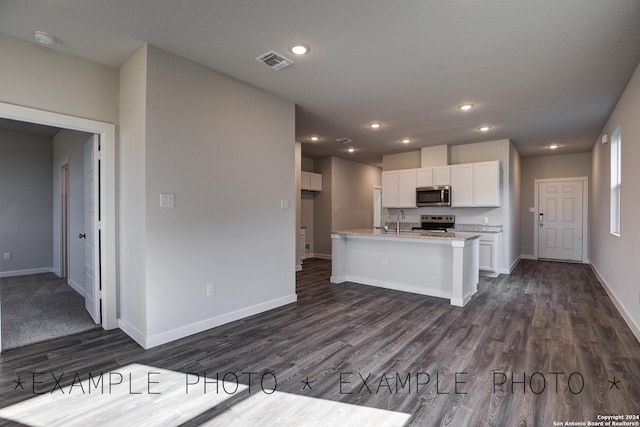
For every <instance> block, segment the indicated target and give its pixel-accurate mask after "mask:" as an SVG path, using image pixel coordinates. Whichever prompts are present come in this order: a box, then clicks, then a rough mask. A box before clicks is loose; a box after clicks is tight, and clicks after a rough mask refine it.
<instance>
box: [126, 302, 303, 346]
mask: <svg viewBox="0 0 640 427" xmlns="http://www.w3.org/2000/svg"><path fill="white" fill-rule="evenodd" d="M297 300H298V296H297V295H296V294H292V295H287V296H284V297H281V298H276V299H274V300H271V301H266V302H263V303H260V304H256V305H253V306H251V307H246V308H241V309H240V310H236V311H232V312H231V313H226V314H222V315H220V316H216V317H212V318H210V319H206V320H202V321H199V322H195V323H192V324H190V325H185V326H181V327H179V328H175V329H171V330H169V331H166V332H161V333H159V334H155V335H151V336H149V337H147V338H146V340H145V345H143V347H144V348H145V349H150V348H152V347H157V346H159V345H162V344H166V343H168V342H171V341H175V340H177V339H180V338H184V337H188V336H189V335H194V334H197V333H199V332H202V331H206V330H208V329H212V328H215V327H217V326H221V325H224V324H226V323H230V322H233V321H236V320H240V319H244V318H245V317H249V316H253V315H254V314H259V313H263V312H265V311H269V310H273V309H274V308H278V307H281V306H283V305H287V304H291V303H292V302H296V301H297ZM125 332H126V331H125ZM132 338H133V337H132ZM134 339H135V338H134ZM136 342H138V341H137V340H136Z"/></svg>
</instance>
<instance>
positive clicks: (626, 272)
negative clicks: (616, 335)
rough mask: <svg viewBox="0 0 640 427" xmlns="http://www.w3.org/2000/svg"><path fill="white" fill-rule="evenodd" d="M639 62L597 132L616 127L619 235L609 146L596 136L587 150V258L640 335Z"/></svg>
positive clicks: (639, 335) (635, 331)
mask: <svg viewBox="0 0 640 427" xmlns="http://www.w3.org/2000/svg"><path fill="white" fill-rule="evenodd" d="M639 111H640V66H638V68H636V70H635V72H634V74H633V76H632V77H631V80H630V81H629V84H628V85H627V87H626V89H625V91H624V93H623V94H622V97H621V98H620V100H619V101H618V104H617V105H616V107H615V109H614V111H613V113H612V114H611V117H609V120H608V121H607V124H606V125H605V127H604V129H602V134H605V133H606V134H608V135H609V137H611V134H612V133H613V132H614V130H615V129H616V128H617V127H618V126H621V127H622V145H621V146H622V196H621V215H620V219H621V227H620V233H621V234H620V237H617V236H613V235H611V234H610V232H609V215H610V214H609V202H610V189H609V187H610V175H609V174H610V163H609V162H610V152H611V151H610V150H611V148H610V147H611V145H610V144H608V145H602V144H601V143H600V140H601V137H602V134H601V135H600V137H598V139H597V141H596V143H595V145H594V147H593V150H592V179H591V182H590V187H589V188H590V189H591V197H590V205H591V211H590V243H591V244H590V246H591V251H590V260H591V263H592V265H593V266H594V267H595V269H596V270H597V272H598V274H599V275H600V276H601V278H602V279H603V281H604V282H605V285H606V288H607V289H608V292H609V294H610V295H611V296H612V299H613V300H614V302H615V303H616V305H617V306H618V308H619V310H620V311H621V312H622V314H623V316H624V317H625V320H626V321H627V323H628V324H629V325H630V326H631V329H632V330H633V331H634V333H635V335H636V338H638V340H640V287H639V286H638V283H639V281H638V280H639V279H638V278H639V277H640V263H639V262H638V260H639V259H640V244H639V243H638V242H640V221H639V220H638V212H640V186H639V185H637V183H638V182H640V168H639V167H638V159H640V120H638V112H639Z"/></svg>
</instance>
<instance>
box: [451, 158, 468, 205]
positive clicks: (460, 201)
mask: <svg viewBox="0 0 640 427" xmlns="http://www.w3.org/2000/svg"><path fill="white" fill-rule="evenodd" d="M451 206H452V207H454V208H461V207H471V206H473V163H467V164H462V165H453V166H451Z"/></svg>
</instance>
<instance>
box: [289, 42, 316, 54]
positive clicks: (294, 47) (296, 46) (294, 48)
mask: <svg viewBox="0 0 640 427" xmlns="http://www.w3.org/2000/svg"><path fill="white" fill-rule="evenodd" d="M310 50H311V48H310V47H309V45H307V44H304V43H293V44H291V45H289V51H290V52H291V53H293V54H295V55H304V54H305V53H309V51H310Z"/></svg>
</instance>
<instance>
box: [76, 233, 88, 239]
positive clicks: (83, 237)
mask: <svg viewBox="0 0 640 427" xmlns="http://www.w3.org/2000/svg"><path fill="white" fill-rule="evenodd" d="M78 238H79V239H86V238H87V234H86V233H80V234H78Z"/></svg>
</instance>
